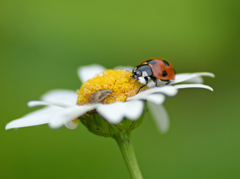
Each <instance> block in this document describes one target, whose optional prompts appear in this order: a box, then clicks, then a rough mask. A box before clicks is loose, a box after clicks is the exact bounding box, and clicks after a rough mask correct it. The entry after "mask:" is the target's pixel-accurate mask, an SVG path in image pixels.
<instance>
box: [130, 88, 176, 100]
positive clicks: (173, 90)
mask: <svg viewBox="0 0 240 179" xmlns="http://www.w3.org/2000/svg"><path fill="white" fill-rule="evenodd" d="M177 92H178V90H177V88H175V87H174V86H169V85H166V86H161V87H154V88H150V89H146V90H144V91H143V92H140V93H138V94H137V95H135V96H133V97H129V98H128V99H127V100H135V99H143V98H145V97H146V96H148V95H150V94H154V93H162V94H164V95H167V96H174V95H176V94H177Z"/></svg>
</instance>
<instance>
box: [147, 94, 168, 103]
mask: <svg viewBox="0 0 240 179" xmlns="http://www.w3.org/2000/svg"><path fill="white" fill-rule="evenodd" d="M165 98H166V97H165V96H164V95H163V94H151V95H148V96H147V97H146V100H147V101H148V102H151V103H154V104H157V105H161V104H163V103H164V101H165Z"/></svg>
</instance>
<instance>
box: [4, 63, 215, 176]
mask: <svg viewBox="0 0 240 179" xmlns="http://www.w3.org/2000/svg"><path fill="white" fill-rule="evenodd" d="M126 69H130V70H131V69H132V67H120V68H119V67H118V68H117V69H115V70H106V69H105V68H104V67H102V66H100V65H90V66H85V67H80V68H79V69H78V74H79V77H80V79H81V81H82V82H83V84H82V86H81V88H80V89H79V90H78V91H77V92H75V91H71V90H52V91H50V92H47V93H46V94H44V95H43V96H42V97H41V100H39V101H29V102H28V106H29V107H35V106H46V107H45V108H43V109H40V110H37V111H35V112H32V113H30V114H27V115H25V116H23V117H22V118H19V119H16V120H14V121H12V122H10V123H8V124H7V125H6V129H11V128H19V127H27V126H35V125H40V124H49V126H50V127H51V128H59V127H61V126H64V125H65V126H66V127H67V128H69V129H75V128H76V127H77V126H78V123H79V121H81V122H82V123H83V124H84V125H85V126H86V127H87V128H88V129H89V131H91V132H93V133H95V134H97V135H100V136H105V137H113V138H115V139H116V141H117V143H118V145H119V147H120V150H121V152H122V154H123V157H124V159H125V162H126V164H127V167H128V169H129V172H130V175H131V177H132V179H142V175H141V172H140V169H139V167H138V163H137V160H136V157H135V154H134V150H133V147H132V145H131V140H130V132H131V130H133V129H134V128H136V127H138V126H139V125H140V124H141V122H142V119H143V116H144V115H143V114H144V112H145V109H146V107H145V106H146V105H145V104H147V105H148V108H149V109H150V112H151V113H152V115H153V117H154V119H155V120H156V123H157V126H158V127H159V129H160V131H162V132H166V131H167V130H168V128H169V118H168V114H167V112H166V110H165V108H164V107H163V106H162V104H163V103H164V101H165V98H166V96H169V97H172V96H175V95H176V94H177V92H178V89H181V88H205V89H209V90H211V91H212V90H213V89H212V88H211V87H209V86H207V85H203V84H202V83H203V79H202V76H210V77H214V75H213V74H212V73H205V72H201V73H185V74H177V75H176V76H175V80H173V81H171V83H170V85H165V83H164V82H161V81H158V82H157V83H158V87H155V86H154V83H153V82H150V83H149V84H148V86H145V87H144V88H141V91H140V92H139V93H138V94H137V92H138V90H139V88H140V87H141V86H142V85H143V84H142V83H141V80H143V79H141V78H140V81H137V80H136V79H131V75H132V73H131V72H129V71H128V70H126ZM182 82H184V83H186V84H177V83H182ZM189 83H190V84H189Z"/></svg>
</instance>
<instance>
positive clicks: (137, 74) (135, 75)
mask: <svg viewBox="0 0 240 179" xmlns="http://www.w3.org/2000/svg"><path fill="white" fill-rule="evenodd" d="M141 76H142V71H141V70H139V69H138V68H134V69H133V70H132V76H131V77H132V78H136V79H138V77H141Z"/></svg>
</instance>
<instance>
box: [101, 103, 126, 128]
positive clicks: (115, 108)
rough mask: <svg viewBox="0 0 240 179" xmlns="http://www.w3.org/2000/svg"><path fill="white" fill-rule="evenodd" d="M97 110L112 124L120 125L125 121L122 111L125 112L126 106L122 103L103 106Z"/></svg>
mask: <svg viewBox="0 0 240 179" xmlns="http://www.w3.org/2000/svg"><path fill="white" fill-rule="evenodd" d="M96 110H97V112H98V113H99V114H100V115H101V116H102V117H103V118H104V119H106V121H108V122H110V123H113V124H118V123H120V122H121V121H122V119H123V113H122V111H124V105H123V104H122V102H116V103H111V104H105V105H101V106H99V107H98V108H97V109H96Z"/></svg>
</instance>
